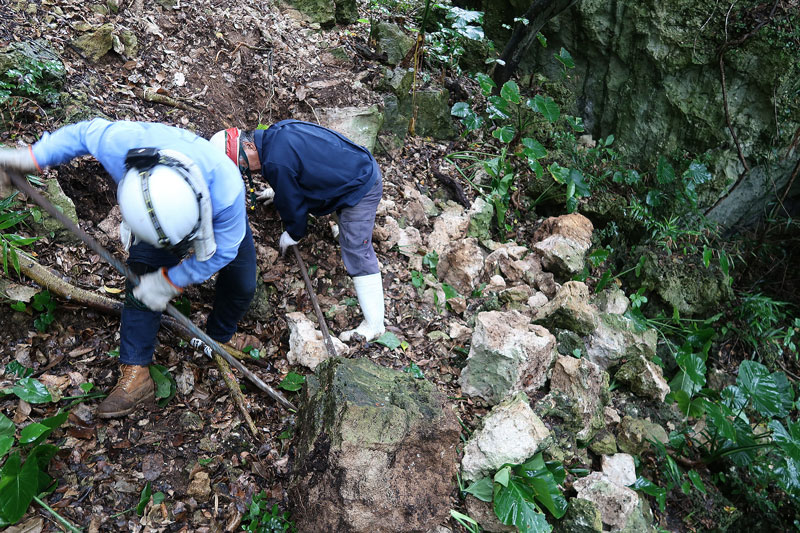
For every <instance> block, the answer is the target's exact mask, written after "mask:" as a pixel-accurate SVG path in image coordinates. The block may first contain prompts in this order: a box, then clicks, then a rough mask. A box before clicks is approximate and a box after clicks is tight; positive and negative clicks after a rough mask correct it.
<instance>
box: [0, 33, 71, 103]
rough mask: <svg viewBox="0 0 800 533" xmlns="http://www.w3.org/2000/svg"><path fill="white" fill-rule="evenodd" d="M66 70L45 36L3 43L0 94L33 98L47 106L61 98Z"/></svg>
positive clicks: (0, 63) (0, 51)
mask: <svg viewBox="0 0 800 533" xmlns="http://www.w3.org/2000/svg"><path fill="white" fill-rule="evenodd" d="M65 79H66V70H65V69H64V64H63V63H62V62H61V59H60V58H59V57H58V54H56V52H55V50H53V48H52V46H50V43H48V42H47V41H45V40H44V39H37V40H34V41H23V42H18V43H11V44H9V45H8V46H4V47H0V95H2V93H3V92H5V91H8V94H9V95H12V96H24V97H27V98H33V99H34V100H36V101H37V102H39V103H40V104H44V105H47V106H50V105H54V104H56V103H57V102H58V98H59V92H60V91H61V89H62V88H63V87H64V81H65Z"/></svg>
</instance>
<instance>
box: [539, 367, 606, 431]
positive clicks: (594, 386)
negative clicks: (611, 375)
mask: <svg viewBox="0 0 800 533" xmlns="http://www.w3.org/2000/svg"><path fill="white" fill-rule="evenodd" d="M550 390H551V391H555V392H560V393H563V394H564V395H566V396H567V397H568V398H569V399H570V401H569V402H568V405H567V406H561V409H562V410H563V409H570V410H571V411H572V417H570V418H571V419H572V420H574V422H573V425H574V426H573V429H574V430H575V438H576V439H578V440H579V441H586V440H588V439H590V438H591V437H592V435H594V433H595V432H596V431H597V430H599V429H602V428H603V427H604V425H605V424H604V422H603V408H604V407H605V405H606V404H607V403H608V374H607V373H605V372H603V370H602V369H601V368H600V367H598V366H597V365H596V364H594V363H592V362H591V361H589V360H588V359H583V358H582V359H576V358H575V357H570V356H564V357H559V358H558V359H557V361H556V364H555V365H554V366H553V374H552V376H551V378H550Z"/></svg>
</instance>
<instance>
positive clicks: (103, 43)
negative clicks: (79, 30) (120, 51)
mask: <svg viewBox="0 0 800 533" xmlns="http://www.w3.org/2000/svg"><path fill="white" fill-rule="evenodd" d="M113 33H114V25H113V24H103V25H102V26H100V27H98V28H96V29H95V30H94V31H90V32H88V33H84V34H83V35H81V36H79V37H77V38H76V39H75V40H74V41H73V42H72V44H74V45H75V47H76V48H78V49H79V50H80V51H81V53H83V55H85V56H86V57H87V58H88V59H89V60H90V61H99V60H100V58H101V57H103V56H104V55H106V54H107V53H108V52H110V51H111V49H112V48H113V46H114V38H113Z"/></svg>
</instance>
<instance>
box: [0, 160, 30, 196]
mask: <svg viewBox="0 0 800 533" xmlns="http://www.w3.org/2000/svg"><path fill="white" fill-rule="evenodd" d="M8 170H16V171H17V172H20V173H21V174H30V173H31V172H35V171H36V170H37V168H36V162H35V161H34V160H33V156H32V155H31V153H30V148H0V198H5V197H6V196H8V195H9V194H11V192H12V188H11V177H9V175H8V172H7V171H8Z"/></svg>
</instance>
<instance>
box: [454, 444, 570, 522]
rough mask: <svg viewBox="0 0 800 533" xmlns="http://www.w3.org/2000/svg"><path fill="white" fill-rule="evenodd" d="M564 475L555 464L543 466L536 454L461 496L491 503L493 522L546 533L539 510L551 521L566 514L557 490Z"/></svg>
mask: <svg viewBox="0 0 800 533" xmlns="http://www.w3.org/2000/svg"><path fill="white" fill-rule="evenodd" d="M565 477H566V472H565V471H564V466H563V465H562V464H561V463H560V462H558V461H550V462H545V461H544V459H543V458H542V454H541V453H537V454H536V455H534V456H533V457H532V458H530V459H528V460H527V461H525V462H524V463H522V464H520V465H509V464H507V465H504V466H503V467H502V468H500V469H499V470H498V471H497V472H496V473H495V475H494V476H493V477H492V478H489V477H485V478H482V479H479V480H477V481H475V482H474V483H472V484H471V485H470V486H469V487H467V488H466V489H465V492H467V493H469V494H472V495H473V496H475V497H476V498H478V499H479V500H482V501H485V502H493V507H494V512H495V514H496V515H497V518H498V519H499V520H500V521H501V522H502V523H503V524H506V525H508V526H512V525H513V526H516V527H517V529H519V531H520V532H522V533H527V532H534V533H549V532H550V531H552V529H553V528H552V526H551V525H550V524H549V523H548V522H547V518H546V516H545V513H544V511H543V509H545V510H547V512H548V513H550V514H551V515H552V516H553V517H554V518H561V517H562V516H564V513H566V512H567V500H566V498H565V497H564V494H563V493H562V492H561V489H560V488H559V487H558V486H559V485H560V484H561V483H563V482H564V478H565Z"/></svg>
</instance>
